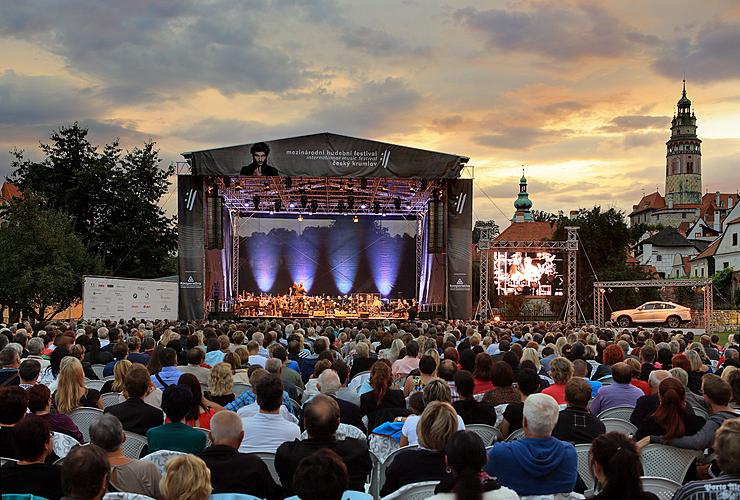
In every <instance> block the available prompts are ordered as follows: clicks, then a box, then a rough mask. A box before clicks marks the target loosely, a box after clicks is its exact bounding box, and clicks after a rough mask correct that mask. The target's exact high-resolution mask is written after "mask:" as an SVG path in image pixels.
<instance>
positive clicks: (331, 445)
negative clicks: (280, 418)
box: [275, 372, 372, 496]
mask: <svg viewBox="0 0 740 500" xmlns="http://www.w3.org/2000/svg"><path fill="white" fill-rule="evenodd" d="M324 373H326V372H324ZM322 375H323V374H322ZM303 418H304V423H305V426H306V432H307V433H308V439H305V440H303V441H300V440H298V439H296V440H294V441H290V442H285V443H283V444H281V445H280V447H279V448H278V449H277V453H276V456H275V468H276V469H277V471H278V474H279V475H280V482H281V483H282V484H283V493H284V495H285V496H289V495H290V494H292V493H293V491H292V488H291V485H292V484H293V483H292V478H293V476H294V475H295V474H296V471H297V469H298V464H299V463H300V462H301V460H303V459H304V458H305V457H308V456H310V455H312V454H313V453H315V452H316V451H317V450H319V449H322V448H328V449H330V450H332V451H334V452H335V453H337V455H339V457H340V458H341V460H342V462H343V463H344V465H345V466H346V468H347V471H348V474H349V489H351V490H356V491H364V488H365V479H366V478H367V475H368V473H369V472H370V470H371V469H372V461H371V460H370V452H369V450H368V446H367V442H366V441H365V440H361V439H353V438H349V437H348V438H345V439H343V440H337V439H336V437H335V433H336V431H337V428H338V427H339V423H340V409H339V405H338V404H337V401H336V400H335V399H333V398H331V397H329V396H325V395H318V396H316V397H314V398H313V399H312V400H311V401H310V402H309V403H308V404H307V405H306V407H305V409H304V414H303Z"/></svg>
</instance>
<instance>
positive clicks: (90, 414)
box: [69, 406, 103, 442]
mask: <svg viewBox="0 0 740 500" xmlns="http://www.w3.org/2000/svg"><path fill="white" fill-rule="evenodd" d="M102 416H103V410H100V409H98V408H90V407H87V406H82V407H80V408H77V409H76V410H72V411H71V412H70V413H69V418H71V419H72V422H74V423H75V425H76V426H77V428H78V429H79V430H80V432H81V433H82V437H83V438H85V441H87V442H89V441H90V426H91V425H92V424H93V423H95V422H97V421H98V419H99V418H100V417H102Z"/></svg>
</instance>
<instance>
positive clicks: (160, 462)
mask: <svg viewBox="0 0 740 500" xmlns="http://www.w3.org/2000/svg"><path fill="white" fill-rule="evenodd" d="M180 455H187V453H183V452H181V451H172V450H159V451H155V452H154V453H150V454H148V455H147V456H145V457H143V458H142V460H146V461H147V462H151V463H153V464H154V465H156V466H157V469H159V473H160V474H161V475H162V476H164V474H165V471H166V469H165V467H166V466H167V462H169V461H170V459H171V458H175V457H178V456H180Z"/></svg>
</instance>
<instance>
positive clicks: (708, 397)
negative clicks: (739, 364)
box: [638, 375, 740, 450]
mask: <svg viewBox="0 0 740 500" xmlns="http://www.w3.org/2000/svg"><path fill="white" fill-rule="evenodd" d="M702 393H703V394H704V400H705V401H706V402H707V404H708V405H709V419H707V421H706V422H705V423H704V426H703V427H702V428H701V429H700V430H699V431H698V432H697V433H696V434H693V435H685V436H683V437H676V438H673V439H671V440H670V445H671V446H676V447H678V448H688V449H691V450H704V449H706V448H710V447H711V446H712V442H714V434H715V433H716V432H717V429H719V427H720V426H721V425H722V423H723V422H724V421H725V420H729V419H732V418H737V417H738V416H740V414H739V413H737V412H736V411H735V410H733V409H732V408H730V407H729V406H728V404H729V402H730V397H731V396H732V389H730V384H728V383H727V382H725V381H724V380H722V379H721V378H719V377H718V376H717V375H705V376H704V378H703V379H702ZM687 418H689V419H691V418H692V417H690V416H687ZM687 434H688V433H687ZM650 443H658V444H664V443H666V441H665V438H664V437H663V436H658V435H656V436H645V437H644V438H643V439H642V440H641V441H640V442H639V443H638V446H639V447H640V448H641V447H642V446H645V445H647V444H650ZM666 444H667V443H666Z"/></svg>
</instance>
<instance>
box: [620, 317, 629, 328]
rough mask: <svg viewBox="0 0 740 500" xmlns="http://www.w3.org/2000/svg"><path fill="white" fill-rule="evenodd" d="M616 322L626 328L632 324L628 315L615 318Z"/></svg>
mask: <svg viewBox="0 0 740 500" xmlns="http://www.w3.org/2000/svg"><path fill="white" fill-rule="evenodd" d="M617 324H618V325H619V326H620V327H622V328H627V327H629V326H630V325H631V324H632V320H631V319H630V317H629V316H620V317H618V318H617Z"/></svg>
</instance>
